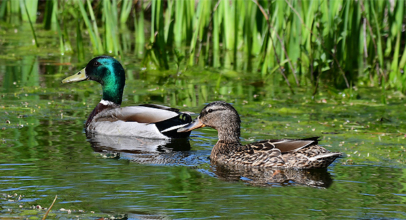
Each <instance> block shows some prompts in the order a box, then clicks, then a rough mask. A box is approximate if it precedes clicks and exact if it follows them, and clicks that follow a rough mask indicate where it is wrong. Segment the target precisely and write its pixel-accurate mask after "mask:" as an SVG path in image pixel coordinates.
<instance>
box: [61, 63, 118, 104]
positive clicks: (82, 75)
mask: <svg viewBox="0 0 406 220" xmlns="http://www.w3.org/2000/svg"><path fill="white" fill-rule="evenodd" d="M84 80H93V81H96V82H98V83H100V84H101V85H102V87H103V100H106V101H111V102H114V103H115V104H118V105H120V104H121V99H122V96H123V91H124V85H125V71H124V68H123V66H122V65H121V64H120V62H118V61H117V60H116V59H114V58H113V57H109V56H99V57H96V58H93V59H92V60H91V61H90V62H89V63H88V64H87V65H86V67H85V68H84V69H82V70H81V71H79V72H78V73H76V74H74V75H72V76H69V77H67V78H65V79H64V80H62V83H70V82H79V81H84Z"/></svg>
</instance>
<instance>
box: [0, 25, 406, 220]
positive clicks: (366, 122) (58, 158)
mask: <svg viewBox="0 0 406 220" xmlns="http://www.w3.org/2000/svg"><path fill="white" fill-rule="evenodd" d="M1 31H3V32H2V33H3V35H1V42H2V44H0V51H1V52H0V53H1V54H0V55H1V59H0V84H1V89H0V196H1V199H0V217H1V218H23V217H24V218H26V217H31V218H42V216H43V215H44V214H45V212H46V210H44V209H38V206H41V207H49V206H50V205H51V203H52V201H53V200H54V197H55V195H57V196H58V198H57V200H56V202H55V205H54V207H53V208H52V211H51V212H50V214H49V215H48V218H77V216H78V217H79V218H84V219H89V218H90V219H92V218H100V217H109V216H115V217H116V218H125V217H128V218H132V219H140V218H144V217H146V216H149V217H151V218H170V219H172V218H208V219H212V218H225V219H232V218H240V219H241V218H244V219H254V218H255V219H259V218H265V219H282V218H283V219H297V218H312V219H326V218H340V219H342V218H356V219H360V218H363V219H364V218H386V219H387V218H398V219H405V218H406V159H405V157H404V154H405V147H406V140H405V133H406V125H405V121H406V113H405V111H404V109H405V106H406V102H405V97H404V95H402V94H400V93H397V92H393V91H390V90H389V91H381V90H378V89H374V88H368V87H363V86H358V87H355V88H354V89H351V90H344V91H338V90H335V89H333V88H330V87H327V86H321V87H320V89H319V90H318V92H317V93H316V94H315V95H313V92H314V90H313V88H310V87H309V88H306V87H302V88H295V94H294V95H293V94H291V93H290V92H289V90H288V89H287V88H286V87H285V86H284V82H283V80H280V76H271V77H269V78H268V79H267V80H266V81H265V83H261V79H259V78H258V77H256V76H255V75H253V74H252V73H243V72H238V73H237V72H234V71H231V70H226V69H207V68H204V67H190V68H188V69H187V70H186V71H182V73H181V74H177V72H176V67H173V68H171V70H168V71H158V70H145V69H144V68H143V66H142V65H141V62H140V60H138V59H136V58H134V57H136V56H135V55H133V54H128V55H126V56H123V57H121V58H119V60H120V61H122V63H123V65H124V66H125V68H126V71H127V84H126V87H125V91H124V97H123V106H130V105H136V104H140V103H156V104H163V105H168V106H171V107H176V108H180V109H181V110H184V111H191V112H195V113H198V112H199V111H200V110H201V109H202V107H203V106H204V105H205V104H207V103H209V102H211V101H215V100H224V101H227V102H230V103H233V104H234V106H235V108H236V109H237V110H238V111H239V113H240V115H241V118H242V131H241V135H242V140H243V142H244V143H248V142H250V141H257V140H262V139H267V138H284V137H289V138H300V137H309V136H322V141H321V142H320V144H321V145H322V146H324V147H326V148H328V149H329V150H331V151H340V152H343V154H344V156H343V158H339V159H337V160H336V161H335V162H334V163H333V164H332V165H331V166H330V167H329V169H328V170H326V171H320V172H316V173H312V172H310V173H306V174H304V175H307V177H308V178H309V179H310V180H312V178H315V180H317V181H321V183H322V184H319V185H317V184H316V185H312V184H302V183H301V182H300V181H299V180H297V181H295V180H289V181H285V182H282V183H272V182H267V183H262V184H258V181H257V180H255V179H253V178H252V177H251V178H249V177H250V176H249V175H250V173H247V174H246V175H247V176H248V177H247V176H243V177H239V176H238V172H237V174H235V173H234V174H233V173H232V172H228V171H226V172H225V171H222V170H219V169H217V168H216V167H213V166H211V165H210V161H209V160H208V159H207V157H208V156H209V155H210V151H211V148H212V146H213V145H214V144H215V143H216V141H217V136H216V135H217V134H216V131H215V130H212V129H209V128H207V129H206V128H204V129H200V130H197V131H194V132H193V133H192V136H191V138H190V140H189V142H188V141H179V142H174V143H162V142H158V143H156V142H155V143H154V142H153V141H147V140H142V139H136V140H127V139H120V138H106V137H86V135H85V133H84V130H83V124H84V122H85V120H86V118H87V116H88V114H90V112H91V111H92V109H93V108H94V107H95V105H96V104H97V103H98V102H99V101H100V99H101V87H100V85H98V84H97V83H95V82H89V81H86V82H80V83H75V84H67V85H65V84H63V85H62V84H61V83H60V81H61V79H63V78H64V77H66V76H68V75H70V74H72V73H75V72H76V71H77V70H80V69H82V68H83V66H84V65H85V64H86V61H87V60H90V59H91V58H92V56H91V55H88V56H87V58H86V59H85V60H86V61H84V62H79V61H78V60H77V58H76V57H75V56H72V57H71V56H59V55H58V54H57V51H58V50H57V49H55V48H57V45H53V44H52V42H53V41H49V42H48V41H47V38H44V37H43V38H42V39H43V40H42V42H40V43H41V44H44V43H48V44H49V46H48V48H49V51H48V50H47V49H45V50H44V49H42V50H37V49H35V47H34V45H32V44H30V43H29V42H28V43H27V42H26V43H21V41H22V40H21V39H20V38H21V36H20V35H19V34H18V33H15V32H14V31H13V29H7V31H6V30H1ZM28 33H29V32H28ZM45 34H46V33H43V35H45ZM27 35H28V34H27ZM39 35H40V37H41V33H40V34H39ZM53 47H55V48H54V49H52V48H53ZM275 74H276V73H275ZM382 92H385V93H384V94H383V93H382ZM382 103H386V104H382ZM157 145H159V146H160V147H157ZM264 172H265V171H264ZM34 206H35V207H34ZM67 210H70V211H69V212H68V211H67Z"/></svg>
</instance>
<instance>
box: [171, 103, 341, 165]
mask: <svg viewBox="0 0 406 220" xmlns="http://www.w3.org/2000/svg"><path fill="white" fill-rule="evenodd" d="M240 123H241V121H240V117H239V116H238V113H237V111H236V110H235V109H234V108H233V107H232V106H231V105H230V104H228V103H226V102H221V101H217V102H212V103H210V104H208V105H207V106H206V107H204V108H203V110H202V112H201V113H200V115H199V116H198V117H197V118H196V120H194V121H193V122H191V123H190V124H189V125H188V126H185V127H183V128H180V129H178V132H190V131H192V130H193V129H197V128H201V127H205V126H209V127H212V128H214V129H216V130H217V131H218V138H219V140H218V141H217V143H216V145H214V147H213V150H212V151H211V154H210V159H211V160H213V161H215V162H216V163H219V164H223V165H226V164H229V165H243V166H258V167H272V168H297V169H310V168H326V167H327V166H328V165H330V164H331V163H332V162H333V161H334V160H335V159H336V158H337V157H339V156H340V155H341V154H340V153H331V152H329V151H328V150H326V149H325V148H323V147H320V146H318V145H317V144H318V137H313V138H307V139H299V140H288V139H281V140H265V141H259V142H255V143H251V144H247V145H241V143H240Z"/></svg>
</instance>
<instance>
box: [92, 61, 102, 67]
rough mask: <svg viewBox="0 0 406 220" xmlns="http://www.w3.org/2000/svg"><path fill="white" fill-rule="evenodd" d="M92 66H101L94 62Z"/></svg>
mask: <svg viewBox="0 0 406 220" xmlns="http://www.w3.org/2000/svg"><path fill="white" fill-rule="evenodd" d="M93 65H94V66H100V65H101V64H100V63H99V62H97V61H96V62H94V63H93Z"/></svg>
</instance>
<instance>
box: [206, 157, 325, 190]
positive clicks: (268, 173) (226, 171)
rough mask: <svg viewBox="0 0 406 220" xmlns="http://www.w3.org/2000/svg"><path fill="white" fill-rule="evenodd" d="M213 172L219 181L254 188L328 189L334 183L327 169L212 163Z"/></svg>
mask: <svg viewBox="0 0 406 220" xmlns="http://www.w3.org/2000/svg"><path fill="white" fill-rule="evenodd" d="M211 167H212V171H213V172H214V173H215V174H216V175H217V176H218V178H219V179H222V180H225V181H229V182H241V181H242V182H244V183H247V184H249V185H253V186H265V187H266V186H268V187H269V186H292V185H293V186H295V185H303V186H310V187H318V188H328V187H330V186H331V184H332V183H333V179H332V178H331V175H330V173H329V172H328V171H327V169H312V170H296V169H270V168H261V167H244V166H232V165H231V166H230V165H219V164H216V163H214V162H212V163H211Z"/></svg>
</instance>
